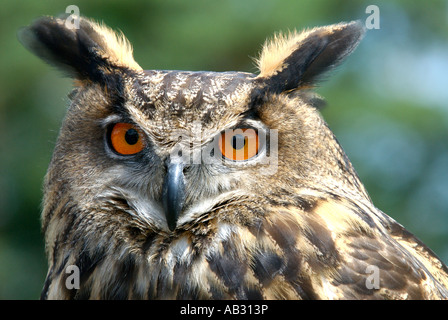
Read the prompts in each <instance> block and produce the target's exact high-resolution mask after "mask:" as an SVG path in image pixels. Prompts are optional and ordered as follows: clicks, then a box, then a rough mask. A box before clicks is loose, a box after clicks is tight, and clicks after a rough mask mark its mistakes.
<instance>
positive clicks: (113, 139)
mask: <svg viewBox="0 0 448 320" xmlns="http://www.w3.org/2000/svg"><path fill="white" fill-rule="evenodd" d="M109 139H110V140H109V141H110V144H111V147H112V148H113V149H114V150H115V152H117V153H119V154H121V155H134V154H137V153H139V152H140V151H142V150H143V148H144V147H145V141H144V135H143V132H142V130H141V129H139V128H137V127H136V126H135V125H133V124H131V123H116V124H114V125H113V126H112V128H111V130H110V133H109Z"/></svg>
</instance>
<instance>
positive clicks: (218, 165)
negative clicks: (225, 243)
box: [54, 71, 277, 232]
mask: <svg viewBox="0 0 448 320" xmlns="http://www.w3.org/2000/svg"><path fill="white" fill-rule="evenodd" d="M254 78H255V76H254V75H252V74H247V73H237V72H229V73H213V72H178V71H172V72H165V71H141V72H134V73H132V74H129V75H123V78H122V83H123V86H124V88H123V90H122V92H120V93H119V96H114V97H113V98H112V99H111V98H110V97H108V96H107V94H105V92H104V90H103V89H102V88H101V87H100V86H98V85H92V86H90V87H88V88H83V89H82V90H79V91H78V92H76V93H74V96H73V103H72V106H71V107H70V110H69V112H68V115H67V118H66V121H65V125H64V127H63V128H62V130H61V136H60V139H59V142H58V146H57V148H56V151H55V159H54V162H55V161H57V163H54V166H55V168H56V170H58V171H59V170H60V169H59V168H72V170H70V172H71V174H70V175H67V174H64V175H63V176H64V178H72V179H73V182H70V183H68V185H70V188H72V191H73V194H74V195H79V196H80V197H82V198H83V199H86V197H88V198H89V199H90V201H87V202H86V201H82V202H84V203H86V205H87V206H89V208H86V210H89V211H91V210H97V209H98V208H102V207H103V204H104V203H108V202H114V203H115V202H116V201H117V199H121V201H122V202H126V203H127V205H128V206H129V207H130V208H132V210H130V211H129V212H131V214H132V215H133V216H134V217H135V218H136V219H140V220H142V221H144V222H145V223H147V224H148V225H150V226H151V228H154V229H156V230H161V231H166V232H168V231H169V230H174V229H175V228H176V227H179V228H182V227H183V226H186V225H188V224H189V223H191V222H193V221H195V220H197V219H204V218H206V217H203V215H204V214H207V213H208V212H210V211H213V208H216V207H218V206H220V205H223V204H224V203H226V202H228V201H230V200H235V199H242V198H244V197H247V196H249V195H250V194H252V193H253V194H256V192H254V190H255V189H257V188H258V187H259V186H257V187H251V186H252V185H256V184H257V181H260V180H259V179H260V178H261V177H262V176H268V175H272V174H273V173H275V172H274V171H276V163H275V162H274V161H276V158H274V157H276V154H277V150H276V148H277V141H275V139H274V138H275V137H276V136H277V132H276V130H277V129H275V130H272V128H271V127H270V126H268V125H267V124H266V123H265V122H264V121H263V120H262V119H260V115H259V114H258V113H257V111H256V105H254V101H252V99H253V97H252V94H253V92H254V88H255V82H254ZM80 114H81V115H82V116H80ZM271 130H272V132H271ZM67 145H70V146H71V148H70V149H67V148H65V146H67ZM58 154H63V157H61V158H60V161H58V160H56V159H57V158H58V156H57V155H58ZM57 174H58V175H61V176H62V174H60V173H57ZM80 200H81V199H80ZM80 202H81V201H80ZM101 210H102V209H101Z"/></svg>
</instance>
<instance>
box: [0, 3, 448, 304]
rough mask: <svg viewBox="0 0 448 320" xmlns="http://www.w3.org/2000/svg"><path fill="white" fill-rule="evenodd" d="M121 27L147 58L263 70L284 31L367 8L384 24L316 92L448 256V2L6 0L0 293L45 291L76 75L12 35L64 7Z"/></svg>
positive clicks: (383, 190)
mask: <svg viewBox="0 0 448 320" xmlns="http://www.w3.org/2000/svg"><path fill="white" fill-rule="evenodd" d="M72 4H74V5H77V6H78V7H79V9H80V12H81V14H82V15H85V16H88V17H92V18H95V19H97V20H103V21H104V22H105V23H106V24H108V25H109V26H111V27H113V28H114V29H120V30H122V31H123V32H124V33H125V34H126V36H127V37H128V38H129V40H130V41H131V42H132V43H133V45H134V52H135V59H136V61H137V62H139V63H140V65H141V66H142V67H143V68H145V69H178V70H213V71H228V70H239V71H248V72H255V71H256V69H255V67H254V64H253V62H252V60H251V57H255V56H256V55H257V53H258V52H259V50H260V47H261V44H262V43H263V41H264V39H265V38H266V37H267V36H270V35H272V34H273V33H274V32H276V31H280V30H283V31H285V30H288V29H289V30H291V29H294V28H298V29H302V28H305V27H313V26H317V25H326V24H332V23H337V22H339V21H348V20H354V19H361V20H363V21H365V20H366V19H367V18H368V16H369V14H366V12H365V11H366V7H367V6H368V5H370V4H375V5H377V6H378V7H379V9H380V29H377V30H376V29H372V30H369V31H368V32H367V35H366V38H365V39H364V40H363V42H362V43H361V45H360V46H359V48H358V49H357V50H356V52H355V53H354V54H353V55H352V56H350V58H349V59H348V60H347V61H346V62H345V63H344V64H343V65H342V66H341V67H340V68H338V69H337V70H336V71H335V72H333V73H332V75H331V77H329V79H328V80H327V81H326V82H324V83H322V85H321V86H320V87H319V88H318V89H317V91H318V92H319V93H320V94H321V95H323V96H324V97H325V98H326V100H327V102H328V105H327V107H326V108H325V109H324V110H323V111H322V113H323V114H324V117H325V119H326V120H327V122H328V123H329V125H330V127H331V128H332V129H333V131H334V132H335V134H336V136H337V137H338V139H339V141H340V142H341V144H342V145H343V147H344V148H345V150H346V152H347V153H348V155H349V157H350V159H351V160H352V162H353V163H354V166H355V168H356V169H357V171H358V173H359V175H360V176H361V179H362V180H363V181H364V183H365V185H366V187H367V189H368V191H369V193H370V195H371V197H372V199H373V201H374V203H375V204H376V206H377V207H379V208H380V209H381V210H383V211H384V212H386V213H388V214H389V215H391V216H392V217H393V218H395V219H396V220H398V221H399V222H400V223H402V224H403V225H404V226H406V227H407V228H408V229H409V230H411V231H412V232H413V233H415V234H416V235H418V237H420V238H421V239H422V240H423V241H424V242H426V243H427V244H428V245H429V246H430V247H431V248H432V249H433V250H434V251H435V252H436V253H437V254H438V255H439V256H440V257H441V258H442V259H443V260H444V261H445V262H448V2H447V1H435V0H434V1H398V0H394V1H376V2H375V3H372V2H371V1H334V0H314V1H273V0H271V1H267V0H265V1H260V0H257V1H256V0H222V1H206V0H202V1H200V0H188V1H181V0H177V1H167V0H164V1H162V0H160V1H137V0H128V1H107V2H106V1H104V2H99V1H92V0H89V1H73V0H72V1H14V0H6V1H5V0H3V1H2V2H1V7H0V43H1V44H2V47H1V50H0V57H1V58H0V299H37V298H38V297H39V294H40V290H41V288H42V284H43V281H44V278H45V274H46V269H47V265H46V258H45V254H44V247H43V237H42V234H41V232H40V221H39V216H40V201H41V196H42V191H41V186H42V179H43V176H44V174H45V171H46V168H47V165H48V163H49V160H50V157H51V153H52V149H53V147H54V143H55V140H56V137H57V133H58V130H59V126H60V123H61V120H62V118H63V115H64V112H65V108H66V106H67V98H66V96H67V93H68V92H69V90H70V87H71V80H70V79H66V78H63V77H61V75H60V73H58V72H57V71H55V70H54V69H53V68H51V67H49V66H47V65H46V64H44V63H43V62H41V61H40V60H39V59H38V58H36V57H34V56H33V55H31V54H30V53H29V52H27V51H26V50H25V49H24V48H23V47H22V46H21V45H20V43H19V42H18V41H17V37H16V32H17V29H18V28H19V27H21V26H24V25H28V24H29V23H30V22H31V21H33V19H35V18H37V17H39V16H41V15H58V14H60V13H63V12H65V8H66V7H67V6H68V5H72Z"/></svg>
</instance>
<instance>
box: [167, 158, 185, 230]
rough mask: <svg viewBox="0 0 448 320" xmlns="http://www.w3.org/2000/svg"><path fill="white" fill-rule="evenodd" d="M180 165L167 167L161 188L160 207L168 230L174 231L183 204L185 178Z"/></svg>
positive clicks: (170, 164) (169, 164)
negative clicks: (161, 206)
mask: <svg viewBox="0 0 448 320" xmlns="http://www.w3.org/2000/svg"><path fill="white" fill-rule="evenodd" d="M183 169H184V165H183V164H182V163H171V162H169V163H168V165H167V172H166V176H165V179H164V180H163V186H162V205H163V210H164V212H165V216H166V221H167V223H168V228H169V229H170V230H171V231H173V230H174V229H176V225H177V219H178V218H179V215H180V213H181V212H182V209H183V207H184V204H185V177H184V173H183Z"/></svg>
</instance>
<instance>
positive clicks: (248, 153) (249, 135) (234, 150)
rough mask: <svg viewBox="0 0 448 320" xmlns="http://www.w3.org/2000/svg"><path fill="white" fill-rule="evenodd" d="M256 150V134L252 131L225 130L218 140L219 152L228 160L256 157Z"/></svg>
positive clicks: (257, 144)
mask: <svg viewBox="0 0 448 320" xmlns="http://www.w3.org/2000/svg"><path fill="white" fill-rule="evenodd" d="M258 148H259V143H258V134H257V131H255V130H254V129H235V130H226V131H225V132H223V133H221V137H220V139H219V150H220V151H221V154H222V155H223V156H224V157H226V158H227V159H229V160H234V161H244V160H248V159H250V158H252V157H254V156H255V155H257V153H258Z"/></svg>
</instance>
